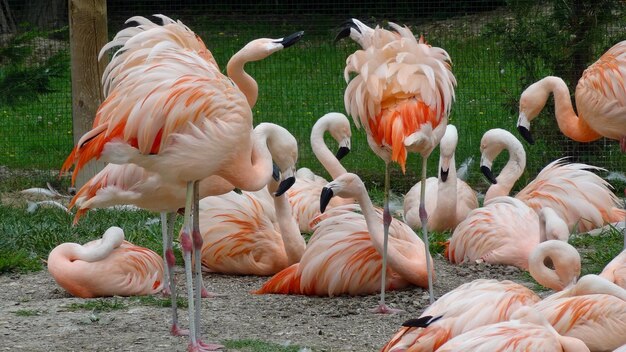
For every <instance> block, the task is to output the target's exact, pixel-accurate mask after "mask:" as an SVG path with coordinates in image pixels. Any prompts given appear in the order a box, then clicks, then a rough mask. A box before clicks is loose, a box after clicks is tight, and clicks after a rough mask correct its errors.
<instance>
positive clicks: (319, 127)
mask: <svg viewBox="0 0 626 352" xmlns="http://www.w3.org/2000/svg"><path fill="white" fill-rule="evenodd" d="M327 130H328V123H321V124H320V123H316V124H315V125H314V126H313V129H312V130H311V148H312V149H313V153H314V154H315V157H316V158H317V160H319V162H320V163H321V164H322V165H323V166H324V169H326V171H328V173H329V174H330V176H331V178H332V179H336V178H337V177H339V176H341V175H343V174H345V173H346V172H347V171H346V169H345V168H344V167H343V165H341V162H340V161H339V160H338V159H337V158H336V157H335V155H334V154H333V153H332V152H331V151H330V149H328V146H327V145H326V143H324V132H326V131H327Z"/></svg>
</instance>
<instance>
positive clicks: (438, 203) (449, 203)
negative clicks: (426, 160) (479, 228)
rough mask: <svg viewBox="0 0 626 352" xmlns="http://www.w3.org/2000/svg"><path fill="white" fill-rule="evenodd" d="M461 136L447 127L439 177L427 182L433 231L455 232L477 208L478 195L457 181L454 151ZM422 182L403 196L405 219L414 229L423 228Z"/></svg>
mask: <svg viewBox="0 0 626 352" xmlns="http://www.w3.org/2000/svg"><path fill="white" fill-rule="evenodd" d="M457 142H458V133H457V130H456V127H455V126H454V125H448V126H447V127H446V133H445V134H444V135H443V138H441V142H440V143H439V149H440V152H439V177H429V178H428V179H426V193H427V196H426V197H425V198H426V199H427V200H426V211H427V212H428V214H431V215H430V216H429V217H428V229H429V230H430V231H438V232H442V231H446V230H454V228H455V227H456V225H458V224H459V223H460V222H461V221H463V219H465V218H466V217H467V214H468V213H469V212H470V211H471V210H472V209H476V208H478V198H477V197H476V192H475V191H474V190H473V189H472V188H471V187H470V186H469V185H468V184H467V183H465V182H464V181H462V180H460V179H457V177H456V166H455V161H454V151H455V149H456V145H457ZM421 189H422V185H421V182H418V183H416V184H415V185H414V186H413V187H411V189H410V190H409V192H408V193H407V194H406V195H405V196H404V219H405V221H406V223H407V224H408V225H409V226H411V228H413V229H418V228H421V227H422V223H421V222H420V217H419V199H420V198H421V197H420V195H421V193H420V191H421Z"/></svg>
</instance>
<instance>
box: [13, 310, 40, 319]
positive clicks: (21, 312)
mask: <svg viewBox="0 0 626 352" xmlns="http://www.w3.org/2000/svg"><path fill="white" fill-rule="evenodd" d="M13 313H14V314H15V315H17V316H18V317H33V316H36V315H41V314H42V313H43V312H42V311H40V310H37V309H20V310H16V311H15V312H13Z"/></svg>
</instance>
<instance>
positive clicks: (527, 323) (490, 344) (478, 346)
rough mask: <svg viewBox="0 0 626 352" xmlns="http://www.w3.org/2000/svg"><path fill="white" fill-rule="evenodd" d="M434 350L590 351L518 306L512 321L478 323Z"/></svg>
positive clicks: (478, 351) (533, 310) (540, 316)
mask: <svg viewBox="0 0 626 352" xmlns="http://www.w3.org/2000/svg"><path fill="white" fill-rule="evenodd" d="M437 351H438V352H452V351H458V352H460V351H474V352H504V351H507V352H523V351H554V352H556V351H563V352H584V351H589V348H588V347H587V346H586V345H585V344H584V343H583V342H582V341H581V340H579V339H576V338H573V337H569V336H561V335H559V333H558V332H557V331H556V330H555V329H554V328H553V327H552V326H551V325H550V323H549V322H548V321H547V320H546V318H544V317H543V316H542V315H541V313H539V312H538V311H537V310H535V309H534V308H531V307H521V308H519V309H518V310H517V311H515V312H514V313H513V314H512V316H511V320H508V321H504V322H499V323H495V324H490V325H485V326H481V327H478V328H476V329H473V330H469V331H467V332H465V333H463V334H461V335H457V336H456V337H454V338H453V339H451V340H449V341H448V342H446V343H445V344H443V346H441V347H440V348H439V349H437Z"/></svg>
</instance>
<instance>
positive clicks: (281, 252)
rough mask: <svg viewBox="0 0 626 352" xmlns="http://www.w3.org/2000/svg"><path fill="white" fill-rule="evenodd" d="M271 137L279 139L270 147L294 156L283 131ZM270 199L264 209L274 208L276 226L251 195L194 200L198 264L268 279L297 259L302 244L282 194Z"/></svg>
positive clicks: (271, 185) (292, 142) (272, 184)
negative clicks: (199, 243)
mask: <svg viewBox="0 0 626 352" xmlns="http://www.w3.org/2000/svg"><path fill="white" fill-rule="evenodd" d="M261 125H263V124H261ZM261 125H259V126H261ZM258 128H259V127H257V129H258ZM277 133H279V134H280V135H281V137H280V138H276V139H279V142H278V141H277V142H275V143H276V145H273V146H272V148H275V149H276V150H281V151H283V153H285V152H287V154H291V155H295V156H297V150H298V142H297V141H296V139H295V138H294V137H293V136H292V135H291V134H290V133H289V132H288V131H287V130H282V131H280V130H279V131H277ZM276 137H278V136H276ZM290 151H291V152H290ZM278 187H279V183H278V182H277V181H275V180H272V181H271V182H270V183H269V184H268V186H267V190H268V191H269V193H271V194H274V193H275V192H276V191H277V190H278ZM273 198H274V200H273V204H269V207H271V208H274V209H275V218H276V220H277V222H278V228H276V227H275V225H274V223H273V220H274V219H272V218H271V217H270V216H268V212H267V209H265V208H266V207H268V204H263V202H262V199H263V198H261V200H260V199H259V198H257V197H255V196H254V194H249V193H247V192H243V193H242V194H237V193H235V192H230V193H228V194H225V195H221V196H214V197H206V198H203V199H202V200H201V201H200V203H201V204H200V208H201V212H200V232H201V233H202V238H203V244H202V264H203V265H204V266H205V267H206V268H207V269H208V270H209V271H211V272H218V273H225V274H238V275H272V274H275V273H277V272H278V271H280V270H282V269H284V268H286V267H288V266H289V265H291V264H294V263H297V262H299V261H300V257H302V253H303V252H304V249H305V248H306V243H305V241H304V238H303V237H302V236H301V235H300V231H299V229H298V225H297V223H296V221H295V219H294V218H293V216H292V214H291V205H290V204H289V200H288V197H287V193H283V194H281V195H277V196H275V197H273Z"/></svg>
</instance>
